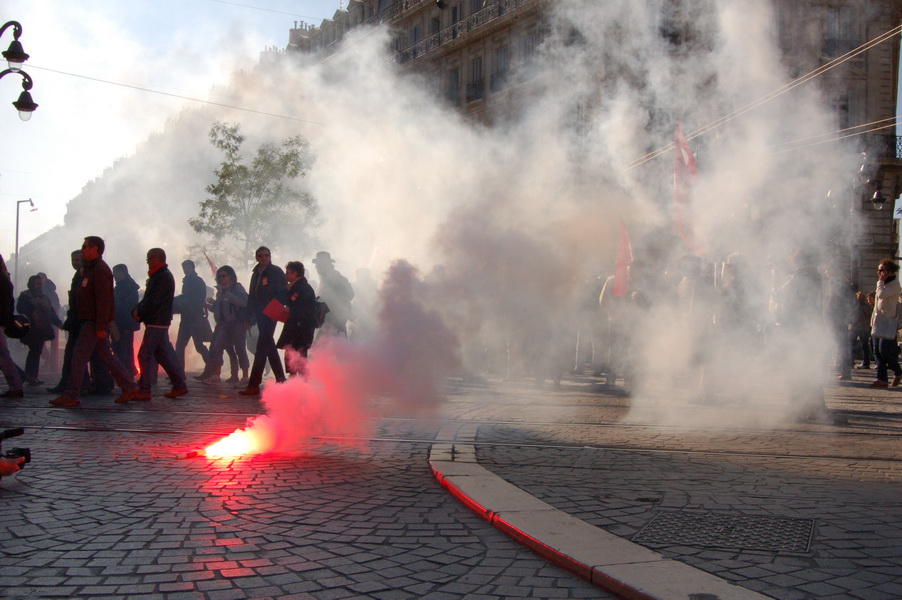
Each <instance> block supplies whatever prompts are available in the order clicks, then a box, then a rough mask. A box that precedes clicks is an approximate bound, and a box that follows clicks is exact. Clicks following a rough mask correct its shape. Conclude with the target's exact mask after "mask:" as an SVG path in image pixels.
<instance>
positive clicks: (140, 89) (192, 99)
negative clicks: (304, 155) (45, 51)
mask: <svg viewBox="0 0 902 600" xmlns="http://www.w3.org/2000/svg"><path fill="white" fill-rule="evenodd" d="M28 68H29V69H39V70H41V71H48V72H50V73H57V74H59V75H68V76H69V77H78V78H80V79H87V80H89V81H96V82H98V83H106V84H108V85H116V86H119V87H124V88H129V89H133V90H138V91H141V92H149V93H151V94H159V95H161V96H169V97H170V98H179V99H180V100H189V101H191V102H199V103H201V104H210V105H213V106H220V107H222V108H231V109H234V110H242V111H245V112H251V113H255V114H258V115H264V116H267V117H277V118H279V119H288V120H290V121H298V122H300V123H309V124H311V125H322V123H320V122H318V121H309V120H307V119H300V118H298V117H289V116H288V115H280V114H277V113H271V112H266V111H263V110H256V109H254V108H247V107H246V106H235V105H233V104H225V103H222V102H213V101H212V100H202V99H200V98H192V97H191V96H183V95H181V94H173V93H170V92H162V91H160V90H154V89H150V88H146V87H141V86H138V85H131V84H128V83H120V82H118V81H110V80H108V79H99V78H97V77H89V76H87V75H79V74H77V73H68V72H66V71H59V70H57V69H50V68H48V67H39V66H37V65H32V64H29V65H28Z"/></svg>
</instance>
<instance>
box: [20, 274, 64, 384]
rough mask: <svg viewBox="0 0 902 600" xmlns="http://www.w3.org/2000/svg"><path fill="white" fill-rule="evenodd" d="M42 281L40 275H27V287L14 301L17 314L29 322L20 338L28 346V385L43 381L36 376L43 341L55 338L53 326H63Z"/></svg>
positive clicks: (26, 375)
mask: <svg viewBox="0 0 902 600" xmlns="http://www.w3.org/2000/svg"><path fill="white" fill-rule="evenodd" d="M43 283H44V282H43V281H42V280H41V277H40V275H32V276H31V277H29V278H28V283H27V285H28V289H27V290H25V291H24V292H22V293H21V294H19V300H18V301H17V302H16V308H17V310H18V311H19V314H21V315H24V316H25V317H27V318H28V321H29V323H31V327H29V329H28V333H26V334H25V337H23V338H22V343H23V344H25V345H26V346H28V356H27V357H26V358H25V383H26V384H27V385H29V386H38V385H41V384H42V383H44V382H43V381H41V380H40V379H39V378H38V374H39V372H40V368H41V355H42V354H43V353H44V343H45V342H49V341H50V340H53V339H55V338H56V333H55V332H54V331H53V327H54V326H56V327H62V326H63V322H62V321H60V318H59V316H58V315H57V314H56V312H55V311H54V310H53V306H51V304H50V299H49V298H48V297H47V296H45V295H44V292H43V290H42V287H43Z"/></svg>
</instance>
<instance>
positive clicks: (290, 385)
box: [207, 261, 459, 456]
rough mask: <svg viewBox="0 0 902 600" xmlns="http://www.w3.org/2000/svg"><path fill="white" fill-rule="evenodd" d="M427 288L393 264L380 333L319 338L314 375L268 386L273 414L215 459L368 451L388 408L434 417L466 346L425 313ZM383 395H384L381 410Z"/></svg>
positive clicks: (309, 367)
mask: <svg viewBox="0 0 902 600" xmlns="http://www.w3.org/2000/svg"><path fill="white" fill-rule="evenodd" d="M425 290H426V286H425V284H424V283H423V282H422V281H421V280H420V279H419V277H418V274H417V271H416V269H415V268H414V267H413V266H412V265H410V264H409V263H407V262H405V261H398V262H396V263H395V264H393V265H392V267H391V268H390V269H389V271H388V273H387V274H386V278H385V282H384V284H383V286H382V289H381V294H380V302H381V305H382V309H381V311H380V314H379V317H380V328H379V332H378V334H377V335H376V336H375V337H374V338H373V339H372V340H369V341H365V342H363V343H361V344H351V343H349V342H348V341H347V340H345V339H343V338H336V337H322V336H321V337H320V338H318V339H317V341H316V343H314V345H313V348H312V349H311V351H310V359H309V360H308V361H307V362H306V365H305V367H306V373H307V376H306V378H304V377H291V378H289V379H288V381H286V382H285V383H282V384H272V385H268V386H267V387H266V388H265V390H264V392H263V405H264V408H265V410H266V414H263V415H260V416H257V417H254V418H253V419H250V420H249V421H248V424H247V426H246V427H245V428H243V429H241V430H238V431H236V432H235V433H233V434H232V435H231V436H229V437H228V438H226V439H224V440H222V441H221V442H218V444H221V445H220V446H216V447H214V448H212V449H209V448H208V449H207V454H208V455H209V456H217V455H220V454H224V455H237V454H248V453H263V452H272V451H293V450H297V449H298V448H299V447H300V446H301V445H305V444H309V443H311V442H318V443H334V444H344V445H351V446H355V447H358V448H361V449H365V448H366V440H365V438H367V437H369V436H371V435H372V433H373V431H374V427H375V426H376V419H377V418H378V417H379V416H381V415H382V414H384V413H385V412H386V411H387V412H391V413H402V414H424V413H425V414H429V413H431V412H433V411H434V409H436V408H437V407H438V404H439V401H440V392H439V385H440V384H441V382H442V381H443V379H444V377H445V376H447V375H448V374H450V373H453V372H455V371H456V370H457V369H458V365H459V358H458V341H457V338H456V336H455V335H454V333H453V332H452V331H451V330H450V329H448V327H447V326H446V325H445V323H444V322H443V321H442V319H441V318H440V317H439V315H438V314H437V313H435V312H434V311H430V310H427V309H426V308H424V306H423V304H422V300H423V295H424V292H425ZM297 358H299V359H300V360H303V358H301V357H296V359H297ZM376 396H380V397H382V398H383V401H382V402H380V403H379V404H378V405H377V404H375V403H374V402H373V401H374V399H375V397H376Z"/></svg>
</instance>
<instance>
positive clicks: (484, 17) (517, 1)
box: [377, 0, 536, 64]
mask: <svg viewBox="0 0 902 600" xmlns="http://www.w3.org/2000/svg"><path fill="white" fill-rule="evenodd" d="M535 1H536V0H495V1H494V2H490V3H489V4H487V5H486V6H485V8H483V9H482V10H480V11H477V12H475V13H473V14H472V15H470V16H468V17H467V18H465V19H462V20H460V21H458V22H457V23H452V24H451V25H449V26H448V27H445V28H444V29H442V30H441V31H439V32H437V33H433V34H432V35H430V36H428V37H426V38H423V39H422V40H420V41H418V42H417V43H415V44H411V45H410V46H408V47H407V48H404V49H402V50H399V51H398V52H396V53H395V62H396V63H398V64H403V63H406V62H408V61H410V60H413V59H414V58H417V57H418V56H422V55H424V54H426V53H427V52H430V51H432V50H434V49H435V48H438V47H439V46H441V45H442V44H446V43H448V42H450V41H451V40H453V39H456V38H457V37H459V36H461V35H463V34H465V33H470V32H471V31H476V30H477V29H479V28H481V27H483V26H485V25H486V24H488V23H491V22H492V21H494V20H495V19H498V18H500V17H502V16H504V15H506V14H507V13H509V12H511V11H512V10H515V9H517V8H520V7H521V6H525V5H526V4H531V3H533V2H535ZM420 2H421V0H415V1H414V0H411V2H410V3H409V4H408V3H404V4H402V3H398V4H393V5H392V6H390V7H389V8H387V9H385V10H383V11H382V13H379V15H377V17H378V16H380V15H382V14H383V13H386V14H387V13H389V12H390V9H392V8H393V7H397V8H394V10H395V13H394V14H393V15H392V17H386V18H393V17H394V16H397V15H399V14H401V10H400V7H401V6H404V7H405V10H406V9H407V8H408V7H412V6H413V5H415V4H419V3H420ZM380 20H385V19H380Z"/></svg>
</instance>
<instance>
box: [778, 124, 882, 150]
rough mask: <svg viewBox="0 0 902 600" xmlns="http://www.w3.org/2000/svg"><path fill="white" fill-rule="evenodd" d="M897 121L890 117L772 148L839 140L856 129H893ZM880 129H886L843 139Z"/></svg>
mask: <svg viewBox="0 0 902 600" xmlns="http://www.w3.org/2000/svg"><path fill="white" fill-rule="evenodd" d="M896 120H897V117H888V118H886V119H879V120H877V121H871V122H870V123H862V124H861V125H854V126H852V127H846V128H844V129H838V130H836V131H831V132H829V133H819V134H817V135H812V136H809V137H804V138H799V139H797V140H789V141H786V142H781V143H779V144H774V146H772V147H773V148H774V149H777V148H781V147H783V146H795V145H797V144H802V142H810V141H812V140H817V139H819V138H831V139H833V138H836V139H839V138H838V137H837V134H840V133H846V132H849V131H855V130H856V129H863V128H865V127H874V126H876V125H880V124H884V125H886V126H887V127H892V126H893V125H895V124H896ZM890 121H892V123H888V122H890ZM878 129H885V127H876V128H874V129H869V130H867V131H861V132H859V133H856V134H850V135H848V136H843V137H852V136H853V135H861V134H864V133H870V132H871V131H876V130H878Z"/></svg>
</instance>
